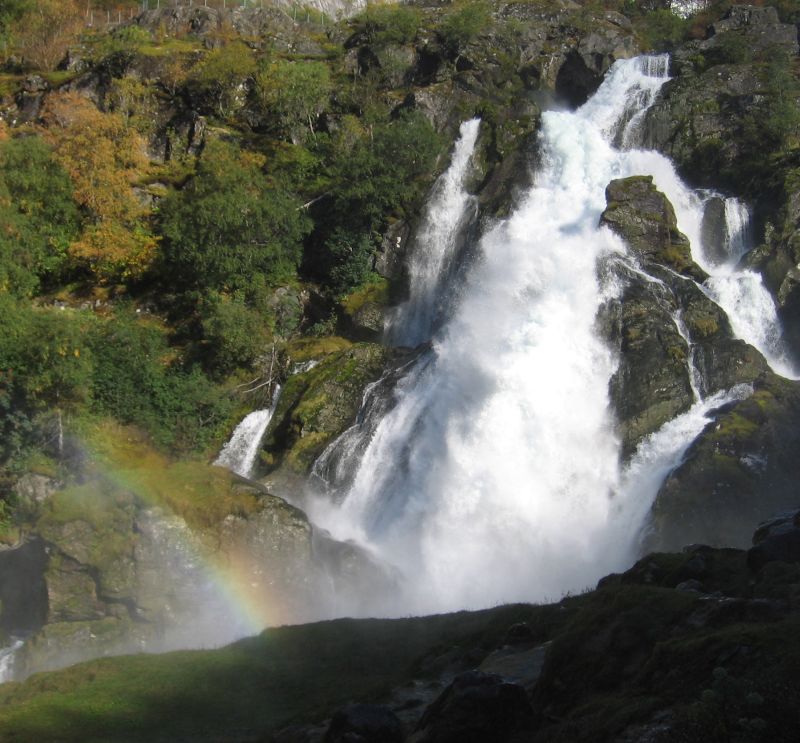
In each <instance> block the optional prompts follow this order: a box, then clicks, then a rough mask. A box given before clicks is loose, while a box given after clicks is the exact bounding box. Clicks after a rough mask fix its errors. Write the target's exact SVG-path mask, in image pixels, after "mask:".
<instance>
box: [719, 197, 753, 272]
mask: <svg viewBox="0 0 800 743" xmlns="http://www.w3.org/2000/svg"><path fill="white" fill-rule="evenodd" d="M750 219H751V217H750V209H749V208H748V206H747V204H745V203H744V202H743V201H739V199H737V198H736V197H734V196H731V197H729V198H727V199H725V243H726V245H727V247H728V255H729V256H730V262H731V263H736V262H738V261H739V259H740V258H741V257H742V256H743V255H744V254H745V253H747V251H748V250H750V248H751V247H753V245H752V234H751V229H750Z"/></svg>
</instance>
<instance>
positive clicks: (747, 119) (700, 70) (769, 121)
mask: <svg viewBox="0 0 800 743" xmlns="http://www.w3.org/2000/svg"><path fill="white" fill-rule="evenodd" d="M797 54H798V34H797V29H796V28H795V26H793V25H791V24H783V23H780V21H779V18H778V14H777V12H776V10H775V9H774V8H772V7H757V6H747V5H742V6H733V7H732V8H731V9H730V11H729V12H728V14H727V15H726V17H725V18H723V19H722V20H720V21H718V22H717V23H715V24H714V25H713V26H712V27H711V28H709V30H708V34H707V38H706V39H704V40H702V41H694V42H690V43H688V44H685V45H684V46H682V47H681V48H679V49H678V50H676V52H675V54H674V61H673V70H674V72H675V73H676V74H675V77H674V79H673V80H671V81H670V82H668V83H667V84H666V85H665V86H664V87H663V89H662V94H661V97H660V99H659V100H658V101H657V102H656V103H655V105H654V106H653V107H652V108H651V109H650V110H649V111H648V113H647V116H646V119H645V127H644V129H645V136H644V144H645V145H646V146H649V147H654V148H656V149H659V150H660V151H662V152H664V153H665V154H667V155H669V156H670V157H672V158H673V160H674V161H675V162H676V164H677V165H678V168H679V169H680V171H681V173H682V174H683V175H684V176H685V177H686V178H688V179H689V180H690V181H692V182H693V183H694V184H695V185H700V186H706V187H712V188H724V189H727V190H728V191H730V192H732V193H735V194H738V195H741V196H745V197H747V198H748V199H750V200H751V201H752V202H753V204H754V205H755V208H756V220H755V221H756V224H757V227H758V230H759V231H760V232H762V233H763V244H762V245H760V246H759V247H757V248H756V249H755V250H753V251H752V252H751V254H750V255H748V256H747V258H746V260H747V262H748V264H749V265H750V266H751V267H753V268H755V269H757V270H758V271H759V272H761V274H762V275H763V277H764V281H765V284H766V286H767V287H768V288H769V289H770V291H771V292H772V294H773V296H774V297H775V299H776V301H777V304H778V307H779V310H780V314H781V319H782V321H783V324H784V327H785V335H786V337H787V339H788V340H789V341H790V345H791V346H792V348H793V349H798V348H800V292H798V279H797V277H798V276H799V275H800V269H798V268H797V267H798V266H799V265H800V251H798V247H797V246H798V244H800V243H799V242H798V237H797V234H798V225H800V210H798V197H797V187H796V175H794V174H795V172H796V168H797V165H796V159H795V158H794V157H793V156H792V155H791V153H790V151H789V150H787V147H786V144H785V142H784V141H783V140H784V138H785V131H783V130H782V126H783V124H781V122H782V121H784V119H785V117H784V114H782V113H781V111H782V110H783V109H782V108H781V106H782V105H783V103H784V99H785V97H786V96H787V95H796V94H797V84H796V81H795V82H792V81H793V73H792V69H793V66H796V60H797ZM792 91H794V92H792ZM782 117H784V118H782ZM789 149H790V148H789ZM759 239H761V238H759ZM794 353H795V354H797V353H798V352H797V351H794Z"/></svg>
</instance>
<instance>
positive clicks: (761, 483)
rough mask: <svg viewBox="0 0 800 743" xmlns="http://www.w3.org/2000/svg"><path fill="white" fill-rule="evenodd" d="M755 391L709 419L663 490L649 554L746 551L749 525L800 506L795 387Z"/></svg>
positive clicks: (763, 383)
mask: <svg viewBox="0 0 800 743" xmlns="http://www.w3.org/2000/svg"><path fill="white" fill-rule="evenodd" d="M753 387H754V391H753V394H752V396H750V397H748V398H747V399H745V400H741V401H739V402H735V403H731V404H729V405H727V406H724V407H723V408H721V409H719V410H717V411H716V412H715V414H714V417H713V420H712V422H711V423H709V425H708V426H707V427H706V429H705V430H704V431H703V433H702V434H701V435H700V436H699V437H698V438H697V439H696V440H695V442H694V443H693V444H692V445H691V447H690V448H689V450H688V451H687V453H686V455H685V458H684V461H683V463H682V464H681V465H680V466H679V467H678V468H677V469H676V470H675V471H674V472H673V473H672V474H670V475H669V477H668V478H667V479H666V481H665V482H664V484H663V485H662V487H661V489H660V490H659V493H658V496H657V498H656V501H655V505H654V507H653V513H652V518H651V524H650V528H651V533H650V535H649V537H648V539H647V542H646V544H647V547H648V548H650V549H663V550H669V549H679V548H680V547H682V546H683V545H685V544H691V543H703V544H711V545H717V546H722V545H732V546H736V547H746V546H747V545H748V544H749V541H750V531H751V525H752V524H753V523H754V522H758V521H761V520H764V519H766V518H768V517H769V516H771V515H772V514H774V513H776V512H780V511H784V510H786V509H789V508H791V507H794V506H796V505H797V504H798V497H797V488H796V483H797V478H798V477H800V463H798V461H797V457H796V452H797V447H798V446H800V429H798V425H797V421H798V420H800V384H798V383H797V382H791V381H789V380H786V379H782V378H781V377H778V376H776V375H774V374H772V373H765V374H764V375H762V376H760V377H759V378H758V379H756V380H755V382H754V385H753Z"/></svg>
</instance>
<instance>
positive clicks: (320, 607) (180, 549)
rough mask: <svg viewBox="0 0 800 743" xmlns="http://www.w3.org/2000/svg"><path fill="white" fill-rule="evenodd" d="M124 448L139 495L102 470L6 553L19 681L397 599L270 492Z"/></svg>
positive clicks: (387, 583) (53, 502) (6, 593)
mask: <svg viewBox="0 0 800 743" xmlns="http://www.w3.org/2000/svg"><path fill="white" fill-rule="evenodd" d="M126 446H133V447H134V451H135V453H136V457H137V458H138V459H140V460H141V461H142V463H141V464H138V463H137V464H136V465H134V466H133V468H132V469H128V470H126V475H125V476H123V477H121V479H123V480H125V481H126V483H127V484H128V485H129V487H123V486H121V485H120V484H119V483H118V482H116V481H115V480H114V478H108V477H107V476H106V474H105V470H104V471H103V474H101V473H98V472H97V470H96V468H95V466H94V465H92V466H90V467H88V468H87V469H86V470H85V471H84V472H83V473H82V479H83V482H82V483H81V484H69V483H68V484H67V486H66V487H65V488H64V489H62V490H58V491H56V492H49V491H48V496H47V499H46V500H44V501H42V502H41V503H39V504H38V508H37V510H32V509H31V510H29V511H28V519H29V521H28V523H27V524H26V526H25V531H26V533H27V537H26V541H24V542H22V543H21V544H19V545H18V546H16V547H13V548H8V549H4V550H0V641H3V639H4V637H5V636H6V635H13V636H15V637H25V638H26V640H25V644H24V645H23V647H22V648H21V649H20V650H18V651H17V652H16V654H15V656H14V668H13V673H14V675H15V677H17V678H22V677H25V676H27V675H29V674H31V673H33V672H37V671H42V670H47V669H52V668H59V667H62V666H64V665H68V664H71V663H75V662H78V661H81V660H85V659H87V658H93V657H98V656H104V655H112V654H119V653H126V652H139V651H141V650H148V651H151V652H159V651H164V650H169V649H172V648H176V647H187V646H191V647H196V646H197V645H203V644H219V643H220V642H225V641H232V640H234V639H236V638H238V637H240V636H242V635H243V634H245V633H247V632H252V631H254V630H257V629H260V627H262V626H264V625H268V624H270V625H274V624H280V623H285V622H289V621H293V622H297V621H303V620H308V619H311V618H315V617H318V616H320V614H324V613H325V611H326V607H327V606H328V603H327V602H329V601H333V600H334V596H333V595H332V592H335V593H336V594H337V596H338V597H342V596H347V597H348V600H352V601H351V604H350V605H351V606H356V605H357V593H358V591H359V590H361V589H364V588H365V587H369V590H370V591H371V592H373V593H374V592H376V591H380V590H389V589H390V587H391V585H392V584H391V579H390V578H389V577H388V574H387V572H386V571H385V570H384V568H383V567H382V566H380V565H378V564H376V563H375V562H374V561H372V560H371V559H370V558H369V557H368V556H367V555H366V554H365V553H364V552H363V551H362V550H360V549H358V548H357V547H356V546H354V545H349V544H342V543H339V542H336V541H335V540H333V539H331V538H330V537H329V536H326V535H324V534H315V533H314V532H313V530H312V527H311V524H310V523H309V521H308V519H307V518H306V516H305V514H304V513H303V512H302V511H300V510H298V509H297V508H294V507H292V506H290V505H288V504H287V503H286V502H285V501H283V500H282V499H280V498H277V497H275V496H273V495H270V494H269V493H268V492H267V491H266V490H265V489H264V487H263V486H261V485H259V484H257V483H255V482H251V481H247V480H244V479H242V478H238V477H237V476H235V475H232V474H230V473H228V472H227V471H226V470H222V469H220V468H216V467H210V466H207V465H204V464H201V463H199V462H195V463H192V464H190V465H187V466H184V465H183V464H178V465H174V466H169V465H166V466H164V465H163V464H162V463H161V461H160V459H159V458H158V457H156V456H155V455H154V454H153V452H152V451H150V450H148V449H146V448H144V447H142V446H141V445H140V444H130V443H127V444H126ZM93 461H94V460H93ZM117 466H119V465H117ZM128 466H129V467H130V466H131V465H128ZM28 480H30V478H28ZM231 587H233V593H232V592H231ZM232 596H235V597H236V600H232ZM245 607H248V610H247V611H246V612H244V611H243V610H244V608H245Z"/></svg>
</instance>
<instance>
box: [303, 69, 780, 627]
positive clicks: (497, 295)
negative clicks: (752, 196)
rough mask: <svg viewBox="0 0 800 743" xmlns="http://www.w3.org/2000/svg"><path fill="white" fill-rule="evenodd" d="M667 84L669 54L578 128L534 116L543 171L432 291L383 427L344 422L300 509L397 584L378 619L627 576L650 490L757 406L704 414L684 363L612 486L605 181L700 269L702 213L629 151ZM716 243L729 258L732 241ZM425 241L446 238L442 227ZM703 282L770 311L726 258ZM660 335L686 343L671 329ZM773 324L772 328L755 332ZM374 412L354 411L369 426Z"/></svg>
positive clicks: (614, 458)
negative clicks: (657, 219)
mask: <svg viewBox="0 0 800 743" xmlns="http://www.w3.org/2000/svg"><path fill="white" fill-rule="evenodd" d="M668 66H669V63H668V58H667V57H666V55H662V56H658V57H649V58H639V59H633V60H623V61H618V62H617V63H615V65H614V66H613V67H612V68H611V70H610V71H609V73H608V74H607V76H606V79H605V80H604V82H603V84H602V85H601V86H600V88H599V89H598V91H597V92H596V93H595V95H594V96H593V97H592V98H591V99H590V100H589V101H587V102H586V104H584V106H582V107H581V108H580V109H578V110H577V111H573V112H567V111H548V112H545V113H544V114H543V116H542V127H541V132H540V143H539V144H540V147H539V152H540V155H541V156H540V161H541V165H540V168H539V170H538V172H537V173H536V174H535V178H534V182H533V185H532V187H531V189H530V190H529V192H528V194H527V196H526V198H525V199H524V200H523V201H522V203H521V204H520V206H519V207H518V208H517V210H516V211H515V212H514V213H513V214H512V215H511V217H510V218H509V219H508V220H506V221H504V222H502V223H500V224H497V225H496V226H494V227H493V228H492V229H491V230H490V231H489V232H487V233H486V234H485V235H484V236H483V238H482V239H481V241H480V243H479V244H478V246H477V250H476V253H477V255H476V257H475V258H474V259H472V260H471V263H470V266H469V269H468V271H467V272H466V274H465V275H464V276H463V277H458V278H459V279H460V281H461V283H460V284H459V285H458V286H455V287H454V286H451V285H449V284H448V283H447V282H444V283H442V279H441V277H437V278H436V280H435V282H434V281H431V282H429V283H428V285H429V286H430V285H435V286H436V292H443V291H446V292H448V293H450V294H454V293H457V295H458V297H459V300H458V303H457V304H456V305H455V306H454V307H453V309H452V312H451V313H450V315H449V316H448V317H447V318H446V320H445V322H444V323H443V324H442V325H441V326H440V327H439V328H438V329H436V328H435V327H434V328H433V329H434V334H433V337H432V341H431V345H430V348H429V349H423V350H422V351H421V353H420V355H419V356H418V357H417V358H416V359H415V360H414V362H413V363H411V364H410V365H409V368H408V369H407V370H406V373H405V375H404V376H401V377H400V378H399V379H398V380H397V382H396V384H395V385H394V388H393V391H392V392H391V402H390V404H386V405H385V407H384V408H383V409H382V410H380V415H379V416H370V415H367V416H366V418H369V419H370V421H371V422H370V424H369V425H365V423H364V420H365V419H362V420H361V421H360V422H357V423H356V425H355V426H354V427H353V428H352V429H350V431H348V432H347V434H346V436H345V437H343V439H342V440H341V441H340V442H334V444H332V445H331V446H330V447H329V449H328V451H327V452H326V454H325V455H324V456H323V457H322V458H321V460H320V462H318V465H319V467H318V468H315V472H316V474H317V477H316V478H315V480H316V485H317V486H319V484H320V483H322V485H323V487H322V488H321V491H322V492H319V489H318V491H317V492H312V493H311V494H310V495H309V497H308V500H307V502H306V507H307V509H308V511H309V514H310V516H311V517H312V520H313V521H315V522H316V523H318V524H321V525H323V526H324V527H326V528H327V529H328V530H329V531H330V532H331V533H332V535H333V536H334V537H336V538H338V539H353V540H355V541H356V542H358V543H360V544H362V545H363V546H365V547H366V548H368V549H370V550H371V552H372V553H373V554H374V555H376V556H379V557H380V558H381V559H383V560H384V561H386V562H387V563H389V564H391V565H393V566H394V567H395V568H396V569H397V571H398V572H399V574H400V575H401V576H402V578H403V580H402V582H401V587H400V589H399V591H398V592H397V596H396V601H395V602H394V603H389V604H387V603H382V604H380V605H376V606H374V607H373V609H372V613H384V614H397V613H401V614H407V613H409V612H413V613H417V612H420V613H424V612H436V611H446V610H455V609H461V608H476V607H485V606H490V605H493V604H497V603H503V602H513V601H531V600H546V599H553V598H557V597H559V596H561V595H562V594H563V593H564V592H566V591H579V590H582V589H583V588H585V587H587V586H591V585H592V584H593V583H594V582H595V581H596V580H597V579H598V578H600V577H601V576H603V575H605V574H607V573H608V572H611V571H614V570H620V569H624V568H625V567H627V566H628V565H629V564H630V562H631V560H632V559H633V558H634V557H635V555H636V552H637V549H638V547H639V544H640V535H641V530H642V526H643V524H644V522H645V519H646V516H647V514H648V513H649V510H650V508H651V506H652V503H653V500H654V498H655V496H656V494H657V492H658V489H659V487H660V486H661V484H662V482H663V479H664V477H665V476H666V474H668V472H669V471H670V470H671V469H673V468H674V467H675V466H677V465H678V464H679V463H680V461H681V459H682V457H683V455H684V454H685V451H686V450H687V448H688V447H689V445H690V444H691V442H692V441H693V439H694V438H695V437H696V436H697V435H698V434H699V433H700V432H701V431H702V429H703V427H704V426H705V425H706V424H707V423H708V420H709V413H710V411H711V410H713V409H715V408H716V407H718V406H719V405H721V404H724V403H726V402H731V401H733V400H738V399H742V398H744V397H746V396H747V395H749V394H750V393H751V389H750V388H749V387H748V386H746V385H740V386H737V387H736V388H734V389H733V390H729V391H723V392H720V393H717V394H716V395H714V396H711V397H708V398H705V399H704V398H703V394H702V389H701V388H700V385H699V381H698V380H699V375H697V374H692V372H693V371H696V370H694V369H692V368H691V367H692V366H693V364H692V358H693V355H692V353H691V344H689V351H690V353H689V363H690V369H689V372H690V374H692V382H693V386H694V392H695V403H694V405H693V406H692V408H691V409H690V410H689V411H687V412H686V413H684V414H682V415H680V416H678V417H677V418H675V419H674V420H673V421H670V422H669V423H667V424H666V425H664V426H663V427H662V428H661V429H660V430H658V431H656V432H655V433H653V434H651V435H650V436H648V437H647V438H646V439H645V440H643V441H642V442H641V443H640V445H639V447H638V448H637V450H636V452H635V453H634V455H633V457H632V458H631V460H630V461H629V463H628V464H627V465H626V466H625V468H624V469H622V470H621V469H620V466H619V461H620V446H619V442H618V440H617V438H616V435H615V433H614V421H613V415H612V413H611V411H610V402H609V396H608V388H609V381H610V379H611V377H612V375H613V374H614V372H615V370H616V365H617V361H616V358H615V356H614V354H612V353H611V351H610V350H609V349H608V347H607V346H606V345H605V344H604V342H603V341H602V340H600V339H599V338H598V334H597V328H596V318H597V314H598V310H599V309H600V308H601V307H602V306H603V304H604V302H606V301H607V300H608V299H609V298H610V297H613V296H615V295H616V294H617V293H618V292H619V291H620V288H619V287H618V286H615V284H614V282H615V281H621V280H624V278H614V276H615V272H614V271H602V270H598V269H599V268H601V267H602V266H603V265H604V264H605V263H607V262H609V261H622V262H623V263H624V264H625V265H626V266H628V267H630V268H631V270H632V271H633V272H637V271H640V268H639V267H638V266H637V265H636V261H635V260H634V258H633V256H631V255H629V253H628V250H627V248H626V246H625V245H624V244H623V243H622V241H621V240H620V239H619V238H618V237H617V236H616V235H615V234H613V233H612V231H611V230H609V229H606V228H598V226H597V225H598V221H599V217H600V214H601V213H602V211H603V209H604V208H605V187H606V185H607V184H608V183H609V181H611V180H612V179H614V178H621V177H626V176H629V175H652V176H653V178H654V181H655V183H656V185H657V186H658V187H659V188H660V189H661V190H662V191H664V192H665V193H666V195H667V196H668V197H669V199H670V200H671V201H672V203H673V205H674V206H675V210H676V215H677V218H678V226H679V228H680V229H681V230H682V231H683V232H684V233H686V234H687V235H688V237H689V238H690V240H691V242H692V245H693V247H694V248H695V251H696V255H695V258H696V260H698V262H701V263H702V256H700V254H701V253H702V242H701V240H700V233H701V222H702V212H703V209H702V206H703V199H702V198H701V196H699V195H698V194H696V193H694V192H693V191H691V190H690V189H688V188H687V187H686V186H685V185H684V184H683V183H682V182H681V181H680V179H679V178H678V176H677V175H676V173H675V169H674V167H673V166H672V164H671V163H670V162H669V161H668V160H667V159H666V158H665V157H663V156H662V155H660V154H658V153H655V152H647V151H643V150H636V149H633V150H631V149H625V144H626V143H630V142H632V141H635V140H636V139H637V137H638V134H637V127H638V124H639V122H640V121H641V119H642V116H641V114H642V111H643V109H644V108H646V107H647V106H649V105H651V103H652V102H653V100H654V98H655V96H656V95H657V92H658V90H659V88H660V87H661V85H663V83H664V82H665V81H666V79H667V74H668ZM462 139H463V133H462ZM615 144H616V145H617V147H619V146H622V149H618V148H615V146H614V145H615ZM732 211H733V210H732ZM435 213H436V212H434V211H433V210H431V212H430V214H435ZM738 213H739V214H741V212H738ZM728 231H729V238H728V242H729V243H730V245H729V248H730V251H731V253H735V252H736V251H737V250H739V248H738V247H736V245H738V243H736V240H738V239H739V238H737V237H734V236H735V235H743V234H744V230H742V229H738V231H737V230H736V229H734V228H733V225H731V226H730V227H729V230H728ZM439 234H449V233H448V231H447V226H446V225H444V226H442V227H441V228H439ZM734 243H736V245H734ZM440 247H441V246H440ZM441 249H442V250H445V251H446V250H447V247H446V246H445V247H441ZM703 267H704V268H705V269H706V270H707V271H708V272H709V273H710V274H711V277H712V278H711V279H710V280H709V283H708V285H707V286H703V287H702V288H703V290H704V291H706V292H707V293H708V294H709V295H711V294H712V293H713V292H714V287H715V286H716V285H715V284H714V282H715V281H716V280H717V279H718V278H720V279H721V278H723V277H729V278H730V279H731V280H732V282H733V283H734V284H736V285H737V286H743V287H745V289H744V291H745V292H749V294H748V298H749V299H748V301H750V300H752V299H753V298H754V297H763V296H766V297H769V295H767V294H766V292H765V290H764V289H763V286H761V283H760V281H759V280H758V278H759V277H757V276H756V275H755V274H748V272H743V271H740V270H738V269H737V268H736V267H735V265H733V259H732V260H731V262H730V263H728V264H726V266H724V267H718V268H715V267H712V266H706V265H704V264H703ZM623 276H624V272H623ZM683 278H684V280H687V281H691V279H688V278H685V277H683ZM450 280H451V281H452V277H451V278H450ZM649 280H652V281H654V282H656V283H663V282H661V281H660V280H659V279H657V278H654V277H650V279H649ZM759 292H762V293H761V294H759ZM719 296H720V297H721V299H720V304H721V305H722V306H723V308H724V309H726V310H727V311H728V312H729V314H730V315H731V322H732V325H733V327H734V329H735V331H736V332H737V333H739V334H740V335H741V337H743V338H744V339H745V340H747V341H749V342H753V339H754V338H756V337H757V335H758V332H760V330H758V328H755V325H757V322H756V320H757V318H752V325H753V327H750V328H749V329H748V326H747V323H746V322H744V318H745V315H746V312H745V307H743V306H739V305H737V303H736V302H733V303H726V300H725V298H724V297H723V296H722V293H721V292H720V293H719ZM770 301H771V300H770ZM737 312H738V313H739V314H738V315H737V314H736V313H737ZM734 315H736V317H734ZM740 320H741V322H740ZM674 321H675V323H676V326H677V327H678V329H679V331H680V332H682V334H683V335H684V337H687V335H688V334H686V331H685V329H684V328H683V324H682V319H681V317H680V315H679V314H674ZM758 322H761V321H760V320H759V321H758ZM769 323H770V320H769V314H767V320H766V321H765V322H763V323H762V325H760V326H759V328H763V327H765V326H769ZM776 327H777V326H776ZM754 328H755V329H754ZM756 331H758V332H756ZM756 340H757V338H756ZM687 341H688V337H687ZM760 348H761V349H762V350H764V349H765V348H767V345H765V344H764V343H762V344H761V346H760ZM768 358H769V359H770V361H772V362H773V363H774V362H776V361H777V360H778V357H777V356H775V355H772V356H768ZM379 387H380V385H378V386H376V388H374V389H375V390H377V389H378V388H379ZM384 394H386V391H385V390H384ZM375 399H376V398H375V395H374V394H373V395H371V394H370V393H369V392H368V394H367V395H366V396H365V403H369V405H368V406H367V407H369V406H370V405H371V406H372V408H371V409H372V410H375V409H376V408H375V406H374V400H375ZM343 442H346V443H343ZM343 473H346V476H343ZM326 483H327V484H328V485H329V486H333V487H328V488H326V487H324V485H325V484H326Z"/></svg>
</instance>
